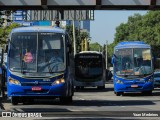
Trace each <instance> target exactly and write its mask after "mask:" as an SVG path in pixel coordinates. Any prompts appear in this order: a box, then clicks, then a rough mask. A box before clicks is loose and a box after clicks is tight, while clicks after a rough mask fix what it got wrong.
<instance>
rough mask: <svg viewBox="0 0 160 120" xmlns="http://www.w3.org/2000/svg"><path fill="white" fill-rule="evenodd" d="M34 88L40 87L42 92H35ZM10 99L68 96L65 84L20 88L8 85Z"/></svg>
mask: <svg viewBox="0 0 160 120" xmlns="http://www.w3.org/2000/svg"><path fill="white" fill-rule="evenodd" d="M33 87H39V88H41V90H33V89H32V88H33ZM7 89H8V97H10V96H51V97H52V96H53V97H54V96H55V97H56V96H57V97H58V96H66V91H67V90H66V87H65V84H64V83H63V84H59V85H53V86H20V85H14V84H10V85H8V88H7Z"/></svg>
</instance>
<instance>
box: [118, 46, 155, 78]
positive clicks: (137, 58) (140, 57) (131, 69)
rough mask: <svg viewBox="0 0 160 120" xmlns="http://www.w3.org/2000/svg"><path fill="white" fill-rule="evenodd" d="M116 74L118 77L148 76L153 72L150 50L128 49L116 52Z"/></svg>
mask: <svg viewBox="0 0 160 120" xmlns="http://www.w3.org/2000/svg"><path fill="white" fill-rule="evenodd" d="M115 72H116V74H117V75H122V76H123V75H124V76H127V75H147V74H151V73H152V72H153V69H152V59H151V50H150V49H149V48H127V49H116V50H115Z"/></svg>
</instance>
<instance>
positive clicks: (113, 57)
mask: <svg viewBox="0 0 160 120" xmlns="http://www.w3.org/2000/svg"><path fill="white" fill-rule="evenodd" d="M114 59H115V56H114V55H113V56H112V61H111V63H112V64H114V62H115V60H114Z"/></svg>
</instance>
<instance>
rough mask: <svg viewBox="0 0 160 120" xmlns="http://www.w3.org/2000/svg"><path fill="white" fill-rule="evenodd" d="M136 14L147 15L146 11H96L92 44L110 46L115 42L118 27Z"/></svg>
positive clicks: (92, 26)
mask: <svg viewBox="0 0 160 120" xmlns="http://www.w3.org/2000/svg"><path fill="white" fill-rule="evenodd" d="M135 13H139V14H141V15H144V14H146V13H147V11H145V10H139V11H134V10H128V11H127V10H124V11H123V10H121V11H116V10H114V11H113V10H108V11H107V10H104V11H102V10H101V11H100V10H99V11H98V10H97V11H94V21H91V22H90V37H91V43H94V42H98V43H99V44H100V45H104V44H106V40H107V41H108V44H110V43H112V42H113V41H114V34H115V33H116V27H117V26H119V25H120V24H121V23H126V22H127V21H128V17H129V16H133V15H134V14H135Z"/></svg>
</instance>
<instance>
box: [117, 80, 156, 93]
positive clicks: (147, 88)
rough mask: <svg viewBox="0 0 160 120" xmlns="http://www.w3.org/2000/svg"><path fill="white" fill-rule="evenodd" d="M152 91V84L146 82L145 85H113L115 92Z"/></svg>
mask: <svg viewBox="0 0 160 120" xmlns="http://www.w3.org/2000/svg"><path fill="white" fill-rule="evenodd" d="M153 89H154V86H153V83H151V82H148V83H145V84H132V85H125V84H117V83H115V84H114V91H115V92H143V91H152V90H153Z"/></svg>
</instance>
